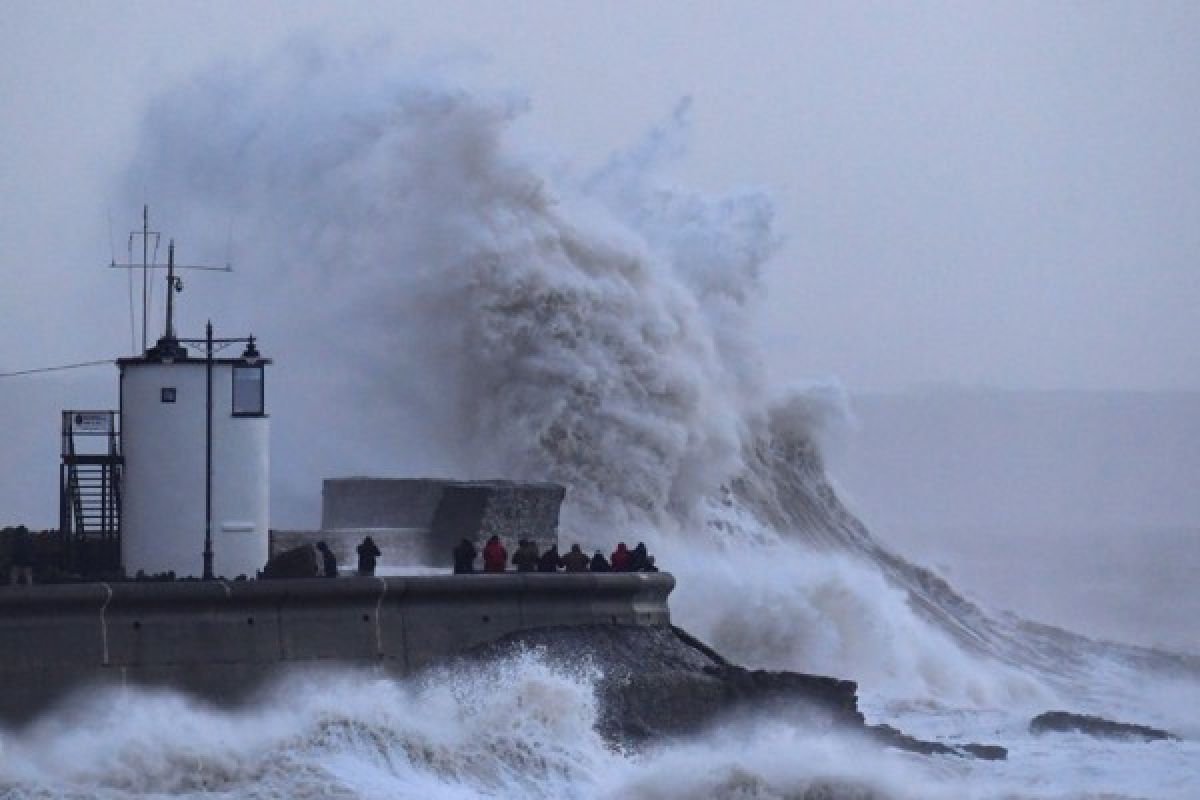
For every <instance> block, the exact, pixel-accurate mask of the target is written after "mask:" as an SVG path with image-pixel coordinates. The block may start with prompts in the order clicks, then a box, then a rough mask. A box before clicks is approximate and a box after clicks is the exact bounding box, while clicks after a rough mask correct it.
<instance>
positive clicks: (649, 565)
mask: <svg viewBox="0 0 1200 800" xmlns="http://www.w3.org/2000/svg"><path fill="white" fill-rule="evenodd" d="M642 572H658V567H656V566H654V556H646V566H644V567H642Z"/></svg>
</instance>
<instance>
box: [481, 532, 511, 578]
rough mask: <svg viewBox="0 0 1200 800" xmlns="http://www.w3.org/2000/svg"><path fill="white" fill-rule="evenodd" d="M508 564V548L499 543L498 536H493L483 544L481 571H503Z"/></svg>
mask: <svg viewBox="0 0 1200 800" xmlns="http://www.w3.org/2000/svg"><path fill="white" fill-rule="evenodd" d="M506 564H508V549H507V548H506V547H505V546H504V545H503V544H501V543H500V537H499V536H493V537H492V538H490V539H488V540H487V544H485V545H484V546H483V571H484V572H504V567H505V565H506Z"/></svg>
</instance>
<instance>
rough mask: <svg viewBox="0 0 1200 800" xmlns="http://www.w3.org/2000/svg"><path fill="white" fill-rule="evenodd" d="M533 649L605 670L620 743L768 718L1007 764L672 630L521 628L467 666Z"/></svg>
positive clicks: (853, 695)
mask: <svg viewBox="0 0 1200 800" xmlns="http://www.w3.org/2000/svg"><path fill="white" fill-rule="evenodd" d="M528 649H535V650H537V651H539V652H541V653H542V654H543V656H544V657H545V658H546V659H547V660H549V661H550V662H551V663H558V664H562V665H564V666H575V667H577V666H579V665H588V666H589V667H591V668H595V669H597V670H599V672H600V674H601V677H600V680H599V683H598V687H597V693H598V695H599V699H600V709H601V711H600V720H599V723H598V726H599V729H600V731H601V733H603V734H604V735H605V737H606V738H608V739H609V740H610V741H612V742H614V743H616V744H620V745H623V746H637V745H639V744H642V743H645V742H647V741H651V740H654V739H657V738H662V737H668V736H677V735H687V734H691V733H696V732H699V731H701V730H703V729H704V728H706V727H709V726H711V725H713V724H715V723H718V722H721V721H727V720H729V719H731V718H736V717H738V716H739V715H746V716H750V715H756V714H760V713H763V712H767V713H770V714H771V715H772V716H774V717H776V718H780V717H782V718H786V719H789V720H792V721H795V722H798V723H800V724H803V725H805V726H809V727H812V728H815V729H817V730H826V729H834V728H837V729H841V730H850V731H857V732H861V733H863V734H865V735H867V736H868V737H870V738H872V739H874V740H875V741H877V742H879V743H881V744H883V745H885V746H888V747H895V748H898V749H902V750H909V751H912V752H917V753H925V754H948V755H956V756H974V757H977V758H1004V757H1005V755H1006V751H1005V750H1004V748H1002V747H996V746H992V745H967V746H961V747H951V746H949V745H944V744H941V743H938V742H925V741H922V740H920V739H916V738H913V737H911V736H908V735H906V734H904V733H902V732H901V731H898V730H896V729H895V728H891V727H890V726H886V725H879V726H868V725H866V723H865V720H864V718H863V715H862V713H861V712H860V711H859V710H858V696H857V689H858V686H857V684H855V683H854V681H847V680H839V679H837V678H830V677H825V676H821V675H807V674H804V673H799V672H773V671H767V670H748V669H745V668H743V667H740V666H737V665H736V664H731V663H730V662H729V661H727V660H726V659H724V658H722V657H721V655H720V654H719V653H717V652H716V651H714V650H713V649H712V648H710V647H707V646H706V645H704V643H702V642H700V641H699V640H697V639H696V638H695V637H693V636H691V635H690V634H688V633H687V632H686V631H684V630H682V629H680V628H675V627H658V626H654V627H631V626H612V625H595V626H573V627H558V628H541V629H537V630H531V631H523V632H519V633H515V634H511V635H509V636H506V637H504V638H503V639H499V640H497V641H494V642H490V643H488V644H486V645H483V646H481V647H478V648H475V649H474V650H472V651H471V652H470V653H469V654H468V655H467V656H466V658H467V659H469V660H475V659H483V658H495V657H504V656H507V655H512V654H513V653H515V652H518V651H522V650H528Z"/></svg>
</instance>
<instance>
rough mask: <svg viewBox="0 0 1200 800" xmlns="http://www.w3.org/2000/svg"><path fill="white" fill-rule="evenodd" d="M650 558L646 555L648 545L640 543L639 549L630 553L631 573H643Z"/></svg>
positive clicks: (634, 549)
mask: <svg viewBox="0 0 1200 800" xmlns="http://www.w3.org/2000/svg"><path fill="white" fill-rule="evenodd" d="M648 557H649V556H648V555H647V553H646V543H645V542H638V543H637V547H635V548H633V550H632V551H631V552H630V553H629V571H630V572H642V571H644V570H645V569H646V559H647V558H648Z"/></svg>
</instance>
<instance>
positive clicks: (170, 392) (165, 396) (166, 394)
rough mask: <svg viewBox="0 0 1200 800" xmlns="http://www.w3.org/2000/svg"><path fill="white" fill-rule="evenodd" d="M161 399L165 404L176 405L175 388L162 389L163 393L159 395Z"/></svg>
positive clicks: (166, 387)
mask: <svg viewBox="0 0 1200 800" xmlns="http://www.w3.org/2000/svg"><path fill="white" fill-rule="evenodd" d="M159 398H160V399H161V400H162V401H163V402H164V403H174V402H175V387H174V386H164V387H162V392H161V393H160V394H159Z"/></svg>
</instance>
